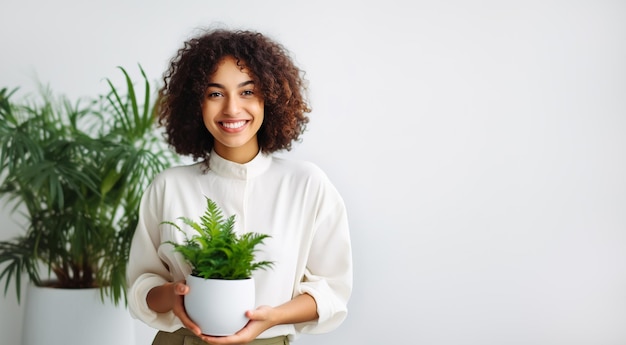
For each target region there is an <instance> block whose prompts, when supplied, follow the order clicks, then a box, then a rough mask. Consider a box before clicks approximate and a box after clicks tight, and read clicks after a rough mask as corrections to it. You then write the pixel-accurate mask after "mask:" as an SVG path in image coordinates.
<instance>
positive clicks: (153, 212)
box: [127, 184, 182, 332]
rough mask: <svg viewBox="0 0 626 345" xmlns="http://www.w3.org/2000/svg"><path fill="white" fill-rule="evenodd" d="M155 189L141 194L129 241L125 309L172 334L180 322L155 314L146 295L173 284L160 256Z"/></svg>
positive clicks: (158, 196)
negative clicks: (137, 217)
mask: <svg viewBox="0 0 626 345" xmlns="http://www.w3.org/2000/svg"><path fill="white" fill-rule="evenodd" d="M157 190H158V186H157V185H155V184H151V185H150V186H149V187H148V189H146V192H145V193H144V195H143V197H142V200H141V205H140V210H139V222H138V224H137V228H136V230H135V234H134V236H133V239H132V244H131V249H130V255H129V260H128V267H127V279H128V286H129V288H128V308H129V311H130V314H131V315H132V316H133V317H134V318H136V319H139V320H141V321H143V322H144V323H146V324H147V325H149V326H150V327H153V328H155V329H159V330H164V331H170V332H171V331H175V330H176V329H178V328H180V327H182V322H181V321H180V320H179V319H178V317H176V316H175V315H174V313H173V312H171V311H170V312H166V313H157V312H155V311H153V310H152V309H150V308H149V307H148V303H147V301H146V297H147V295H148V292H149V291H150V290H151V289H152V288H154V287H157V286H160V285H163V284H164V283H166V282H168V281H172V280H173V279H172V275H171V273H170V271H169V270H168V264H172V263H168V262H166V260H167V258H165V257H164V256H163V255H161V254H162V253H160V252H159V248H160V247H161V242H162V239H161V235H160V231H159V223H160V221H159V219H160V218H159V217H158V216H157V215H160V214H162V207H163V203H162V200H161V199H162V197H161V193H159V192H158V191H157Z"/></svg>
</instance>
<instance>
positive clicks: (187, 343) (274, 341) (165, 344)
mask: <svg viewBox="0 0 626 345" xmlns="http://www.w3.org/2000/svg"><path fill="white" fill-rule="evenodd" d="M249 344H250V345H289V339H287V336H281V337H274V338H268V339H256V340H253V341H252V342H251V343H249ZM152 345H206V343H205V342H204V341H202V339H200V338H198V337H197V336H196V335H195V334H193V333H192V332H191V331H190V330H188V329H186V328H181V329H179V330H177V331H176V332H173V333H170V332H163V331H159V332H157V335H156V336H155V337H154V341H152Z"/></svg>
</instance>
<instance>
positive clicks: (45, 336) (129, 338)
mask: <svg viewBox="0 0 626 345" xmlns="http://www.w3.org/2000/svg"><path fill="white" fill-rule="evenodd" d="M25 303H26V305H25V309H24V322H23V329H22V345H41V344H63V345H84V344H91V345H96V344H99V345H110V344H118V345H131V344H133V343H134V342H135V338H134V336H135V334H134V327H133V319H132V317H131V316H130V314H129V312H128V310H126V308H125V307H124V303H121V304H120V305H119V306H115V305H114V304H113V303H112V302H110V301H109V300H108V299H106V298H105V300H104V302H103V301H102V300H101V299H100V290H99V289H55V288H47V287H38V286H34V285H33V284H30V285H29V286H28V290H27V292H26V300H25Z"/></svg>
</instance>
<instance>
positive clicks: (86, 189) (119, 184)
mask: <svg viewBox="0 0 626 345" xmlns="http://www.w3.org/2000/svg"><path fill="white" fill-rule="evenodd" d="M139 68H140V71H141V74H142V76H143V89H144V91H145V92H144V93H143V97H142V94H141V93H139V92H137V91H139V90H136V89H135V85H134V82H133V80H132V79H131V78H130V76H129V74H128V73H127V72H126V70H125V69H124V68H121V67H120V70H121V72H122V74H123V77H124V81H125V83H124V85H125V86H126V90H125V91H126V92H122V90H120V89H119V88H118V87H116V86H115V85H114V84H113V83H112V82H111V81H110V80H109V79H107V82H108V85H109V86H110V92H108V93H106V94H104V95H99V96H96V97H93V98H84V99H80V100H78V101H76V102H73V101H71V100H70V99H68V98H67V97H65V96H62V95H61V96H58V95H55V94H54V93H53V92H52V91H51V90H50V88H49V87H41V89H40V90H39V92H38V93H35V94H34V95H32V94H31V95H27V96H25V97H24V98H21V99H19V100H16V91H17V89H12V90H10V89H8V88H3V89H0V197H2V198H3V199H2V200H1V201H2V205H3V206H6V207H10V210H11V211H12V212H11V214H12V215H18V216H20V217H19V218H17V223H18V224H22V225H23V228H24V232H23V234H22V235H20V236H18V237H16V238H14V239H11V240H5V241H1V242H0V269H1V270H0V281H1V280H4V281H5V284H4V285H5V286H4V292H5V294H6V292H7V290H8V288H9V286H10V284H11V283H14V286H15V289H16V292H17V299H18V302H20V299H21V296H20V292H21V290H22V288H21V287H22V279H23V277H27V279H28V282H29V283H30V284H28V290H27V296H28V298H27V301H26V307H25V316H24V319H25V324H24V332H23V336H22V338H23V344H36V343H44V342H45V343H64V344H73V343H74V342H73V341H72V339H73V336H74V335H76V336H78V335H79V332H73V329H74V328H75V325H76V320H75V321H72V320H74V319H77V322H80V324H81V327H87V326H88V325H89V324H94V325H95V326H97V327H98V329H103V330H104V331H103V332H100V333H95V334H92V335H93V336H92V337H90V338H92V340H96V339H102V340H103V341H105V342H106V341H107V339H108V340H109V342H111V343H115V341H111V339H110V335H111V334H115V333H117V331H116V332H111V330H110V329H107V328H106V326H103V325H102V324H101V322H102V321H101V320H98V321H92V322H90V321H89V320H90V319H92V318H93V317H97V316H102V315H104V314H106V312H100V311H95V312H94V311H91V312H88V311H87V312H85V315H88V316H79V315H78V313H79V312H80V311H82V310H85V309H86V305H88V304H89V303H87V302H85V303H83V302H81V301H79V300H78V298H79V297H78V296H80V295H85V294H87V296H93V295H94V294H92V292H95V296H96V298H92V297H87V298H91V299H95V301H93V302H94V303H98V304H101V305H105V304H109V303H111V304H113V305H114V306H117V305H118V304H123V305H125V303H126V295H125V293H126V281H125V277H126V262H127V258H128V253H129V249H130V248H129V246H130V242H131V238H132V235H133V233H134V231H135V227H136V226H137V222H138V207H139V202H140V199H141V196H142V194H143V190H144V188H145V187H146V186H147V184H148V183H149V182H150V181H151V180H152V178H153V177H154V176H155V174H156V173H158V172H160V171H161V170H163V169H165V168H166V167H168V166H170V165H171V164H173V163H174V162H175V161H176V160H177V158H175V155H173V154H172V153H171V152H170V151H169V150H168V149H167V146H165V145H163V144H161V143H162V140H161V136H160V133H159V132H158V131H157V130H156V118H155V117H154V113H153V111H154V108H153V104H154V102H152V101H151V96H152V95H153V94H152V91H151V85H150V82H149V81H148V79H147V77H146V75H145V73H144V71H143V69H141V67H139ZM43 294H47V295H50V296H51V297H42V298H39V297H37V296H41V295H43ZM98 295H99V296H98ZM64 296H67V297H68V298H69V300H70V302H68V303H66V304H65V305H55V306H54V307H51V308H53V309H54V310H51V311H50V313H49V314H50V318H49V319H45V317H44V318H43V319H41V318H39V316H41V315H43V314H45V313H44V312H45V310H46V308H45V307H44V306H43V304H44V303H45V302H51V303H52V302H58V301H59V300H60V299H61V298H63V297H64ZM98 299H99V301H98ZM70 307H71V308H74V307H76V309H77V311H76V313H74V314H71V315H70V312H69V310H70V309H71V308H70ZM55 308H56V309H55ZM58 308H63V310H64V311H66V314H64V317H62V318H59V317H58V312H59V309H58ZM122 313H123V314H122V316H124V314H127V312H126V311H125V310H124V309H122ZM118 317H119V315H118ZM35 320H42V321H41V324H42V325H45V326H48V327H49V328H50V329H52V333H45V332H44V331H43V330H42V329H41V328H39V327H40V326H39V324H33V323H35V322H36V321H35ZM63 321H68V323H70V325H71V326H70V327H71V328H70V329H63V326H60V325H59V323H60V322H63ZM131 321H132V320H131ZM72 322H74V323H72ZM131 327H132V324H131ZM55 328H57V329H56V330H55ZM85 332H87V331H85ZM120 333H121V332H120ZM84 341H85V339H84V338H82V337H81V338H79V339H76V343H84ZM92 343H93V342H92Z"/></svg>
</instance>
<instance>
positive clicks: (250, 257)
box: [163, 197, 273, 336]
mask: <svg viewBox="0 0 626 345" xmlns="http://www.w3.org/2000/svg"><path fill="white" fill-rule="evenodd" d="M205 199H206V202H207V204H206V210H205V213H204V215H202V216H201V217H200V221H199V222H196V221H194V220H192V219H190V218H187V217H180V218H179V219H180V220H182V221H183V223H185V224H186V225H188V226H189V227H191V228H192V229H193V230H194V231H195V233H194V234H193V236H191V237H189V236H188V235H187V233H186V232H184V231H183V229H182V228H181V227H180V226H178V225H177V224H176V223H174V222H171V221H164V222H163V224H169V225H172V226H174V227H175V228H177V229H178V230H179V231H182V232H183V233H185V241H184V242H183V243H176V242H172V241H169V242H168V243H170V244H171V245H173V246H174V250H175V251H177V252H179V253H180V254H181V255H182V256H183V258H184V259H185V260H186V261H187V262H188V263H189V265H190V266H191V269H192V271H191V274H190V275H189V276H188V277H187V285H189V287H190V291H189V293H188V294H187V295H185V300H184V301H185V309H186V310H187V313H188V314H189V316H190V317H191V319H192V320H194V322H196V323H197V324H198V326H199V327H200V328H201V329H202V333H204V334H210V335H215V336H222V335H231V334H234V333H235V332H237V331H238V330H240V329H241V328H243V326H245V324H246V323H247V321H248V320H247V318H246V317H245V311H246V310H249V309H252V308H254V304H255V298H254V294H255V289H254V278H253V277H252V273H253V272H254V271H256V270H258V269H267V268H269V267H271V266H272V265H273V262H272V261H266V260H264V261H255V252H256V250H257V246H258V245H260V244H262V243H263V242H264V240H265V239H266V238H268V237H269V235H267V234H262V233H256V232H247V233H244V234H241V235H238V234H237V233H236V232H235V231H234V225H235V215H230V216H229V217H227V218H225V216H224V214H223V212H222V210H221V209H220V207H219V206H218V205H217V203H216V202H215V201H213V200H211V199H210V198H208V197H205Z"/></svg>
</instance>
